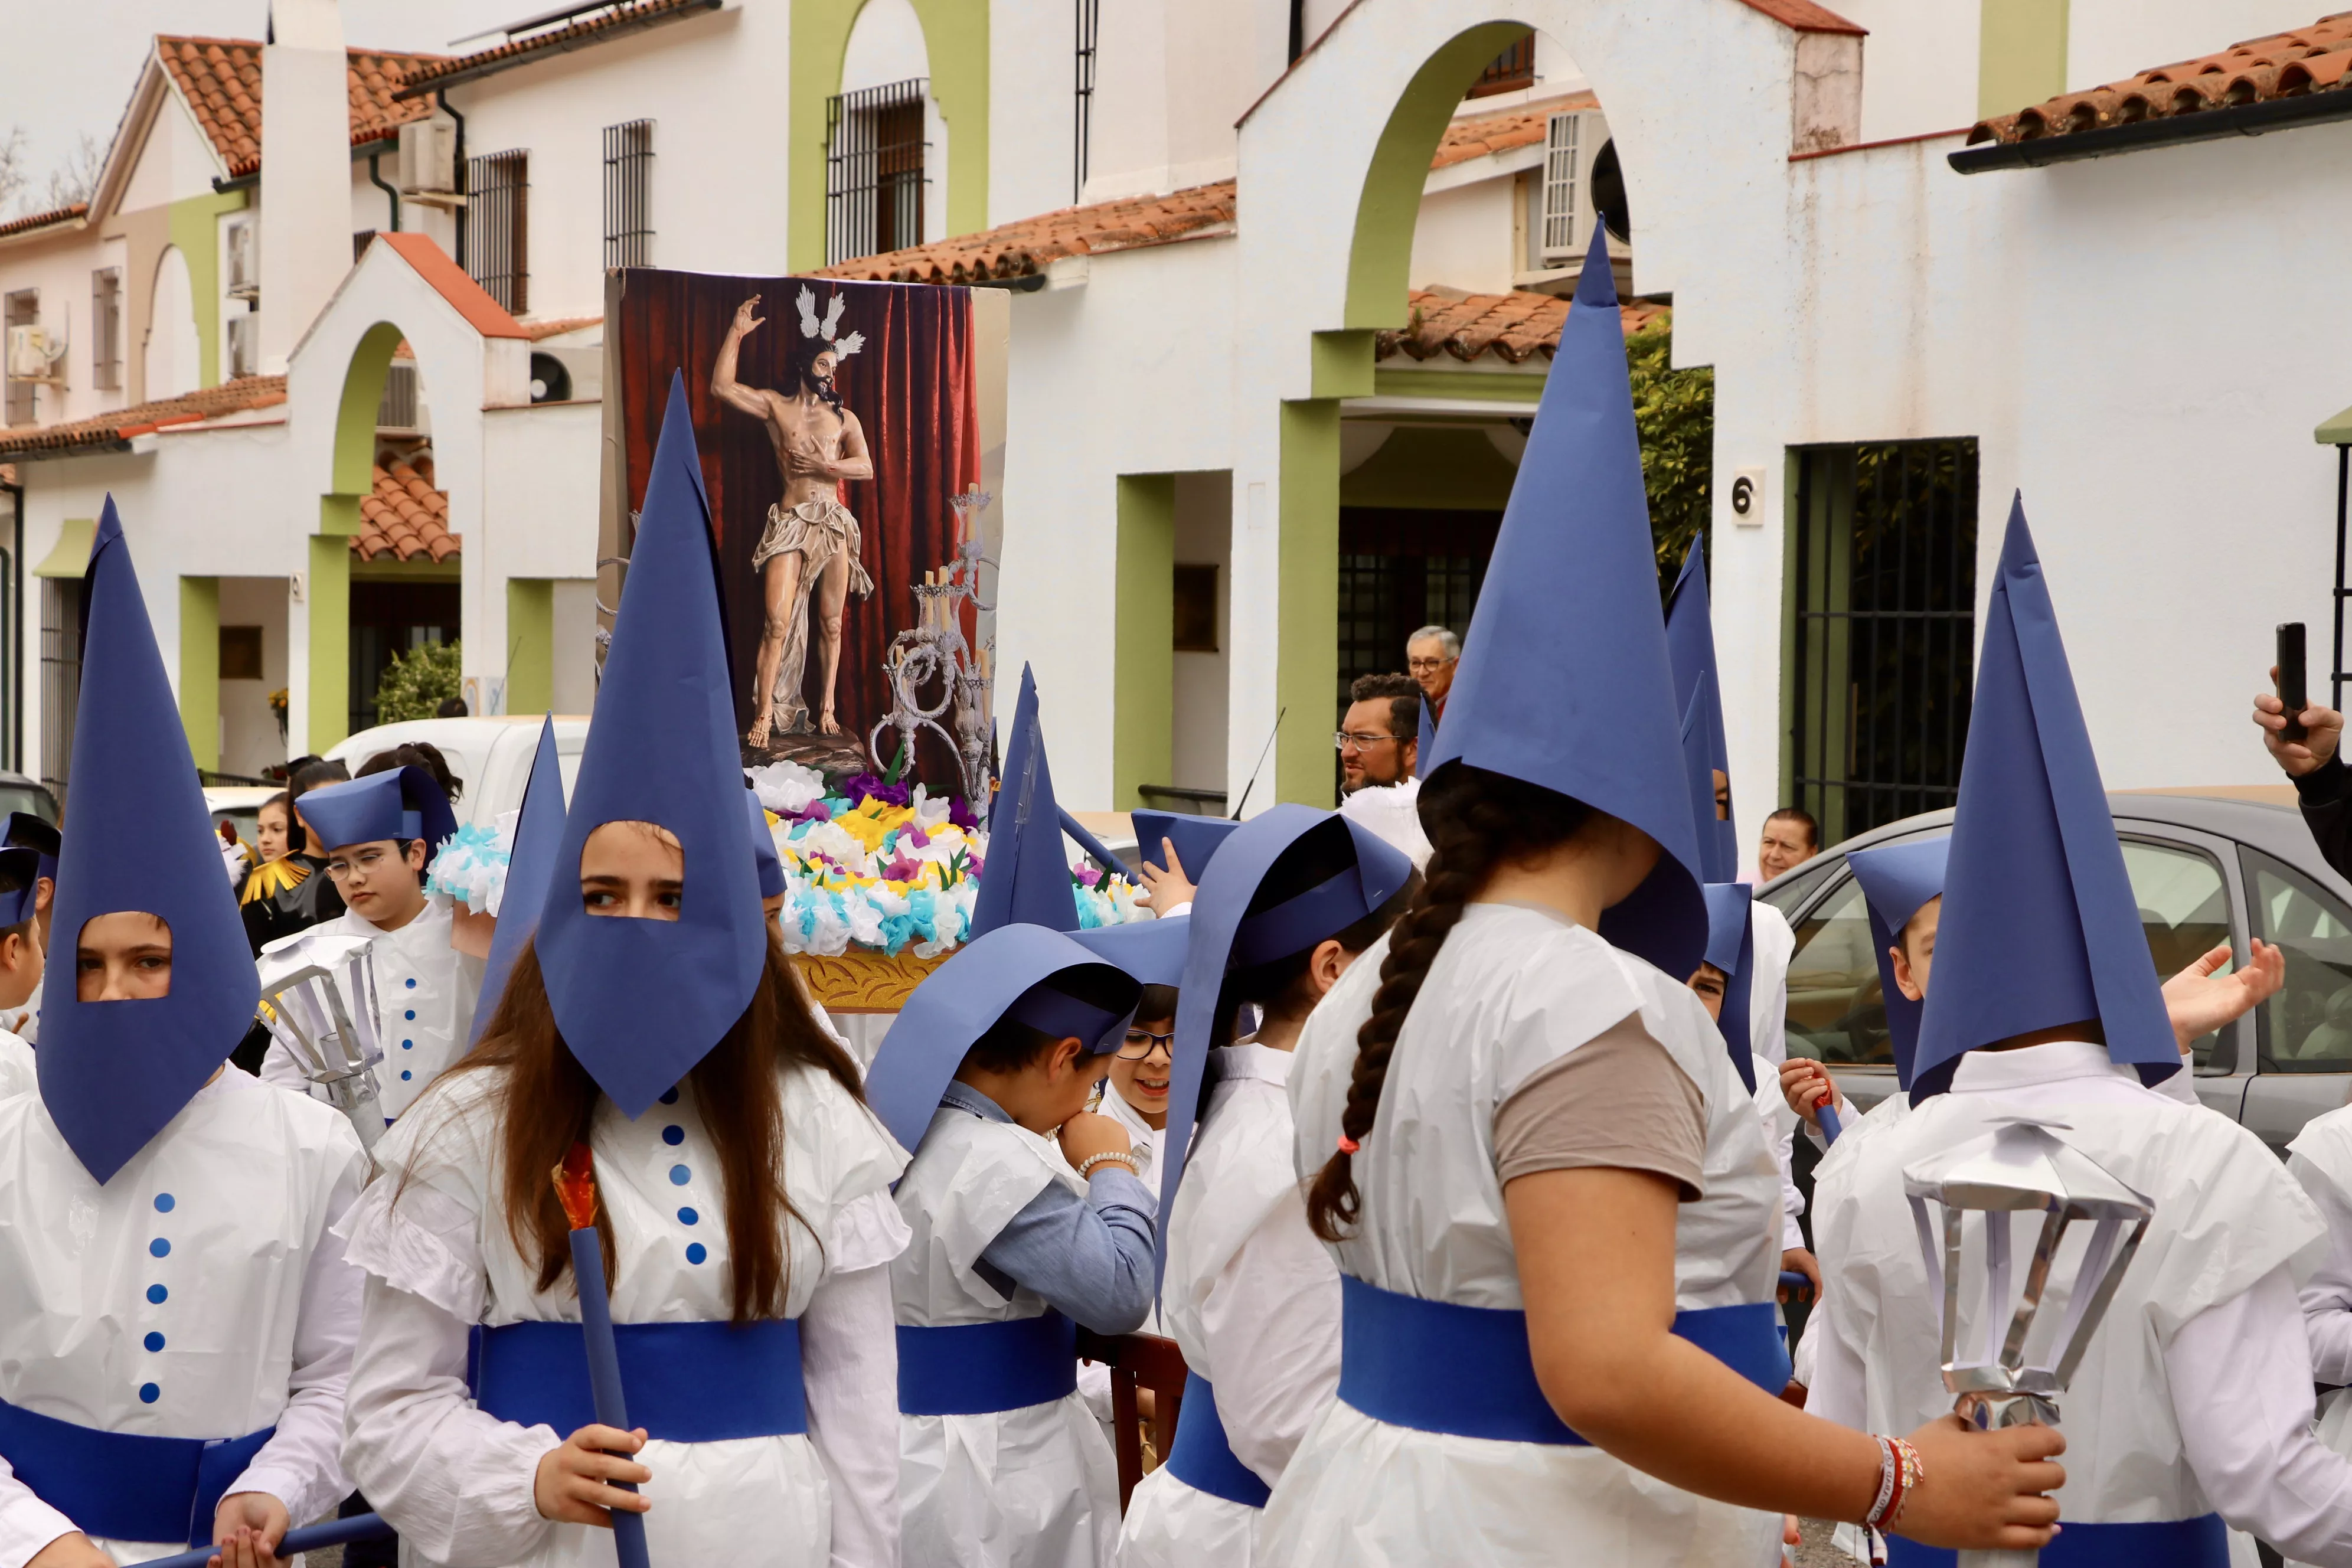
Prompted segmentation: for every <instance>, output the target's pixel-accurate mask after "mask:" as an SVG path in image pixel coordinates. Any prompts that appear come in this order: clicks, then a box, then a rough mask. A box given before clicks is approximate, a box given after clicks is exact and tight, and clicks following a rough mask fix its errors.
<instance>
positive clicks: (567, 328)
mask: <svg viewBox="0 0 2352 1568" xmlns="http://www.w3.org/2000/svg"><path fill="white" fill-rule="evenodd" d="M603 324H604V317H602V316H556V317H552V318H551V319H550V320H547V321H524V322H521V323H520V326H521V327H522V331H523V336H525V337H527V338H529V339H530V341H531V342H540V341H541V339H544V338H552V337H556V336H559V335H561V334H562V333H564V332H576V331H579V330H580V329H581V328H583V327H596V326H602V325H603Z"/></svg>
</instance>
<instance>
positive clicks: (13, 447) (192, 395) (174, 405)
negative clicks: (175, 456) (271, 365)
mask: <svg viewBox="0 0 2352 1568" xmlns="http://www.w3.org/2000/svg"><path fill="white" fill-rule="evenodd" d="M285 401H286V378H285V377H284V376H282V375H247V376H239V377H238V378H237V379H236V380H235V381H225V382H222V383H221V384H219V385H217V386H207V387H204V388H202V389H200V390H198V391H195V392H188V393H183V394H181V395H178V396H176V397H159V398H154V399H152V400H150V401H148V402H146V403H136V404H133V405H131V406H130V407H128V408H118V409H115V410H113V411H112V412H111V413H107V414H93V415H91V416H89V417H88V418H86V419H69V420H67V421H65V422H63V423H61V424H57V425H36V426H25V425H19V426H11V427H8V428H5V429H0V450H5V451H9V452H28V453H29V452H67V451H71V450H73V449H74V448H76V447H121V445H122V444H123V443H124V442H126V441H128V440H129V439H130V438H131V437H133V436H143V435H145V434H147V433H148V432H149V431H151V430H156V429H160V428H162V427H163V426H167V425H188V424H194V423H196V422H198V421H201V420H205V419H218V418H220V417H221V416H223V415H227V414H239V413H243V412H245V411H246V410H247V409H254V408H268V407H270V406H271V405H275V404H279V403H283V402H285Z"/></svg>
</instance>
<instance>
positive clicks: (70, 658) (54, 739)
mask: <svg viewBox="0 0 2352 1568" xmlns="http://www.w3.org/2000/svg"><path fill="white" fill-rule="evenodd" d="M88 608H89V590H88V589H87V587H85V586H84V584H83V582H82V579H80V578H79V577H44V578H42V579H41V782H42V783H43V784H47V785H48V786H49V789H50V791H51V793H53V794H54V795H57V796H58V799H60V800H63V799H64V798H65V793H66V779H67V775H68V773H70V772H71V766H70V764H71V763H72V762H73V742H74V716H75V713H76V711H77V710H79V708H80V706H81V628H82V619H83V616H84V615H85V613H86V612H87V610H88Z"/></svg>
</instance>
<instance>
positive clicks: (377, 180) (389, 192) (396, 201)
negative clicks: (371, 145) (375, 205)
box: [368, 153, 400, 234]
mask: <svg viewBox="0 0 2352 1568" xmlns="http://www.w3.org/2000/svg"><path fill="white" fill-rule="evenodd" d="M382 160H383V153H369V154H368V184H371V185H373V186H374V187H375V188H376V189H377V190H379V191H382V192H383V194H384V197H385V199H386V200H388V201H390V202H391V203H392V227H391V228H389V229H387V230H386V231H385V232H386V233H389V234H398V233H399V232H400V193H399V192H398V191H397V190H395V189H394V188H393V187H392V186H390V185H388V184H384V179H383V171H382V170H381V169H379V168H378V167H377V164H378V163H380V162H381V161H382Z"/></svg>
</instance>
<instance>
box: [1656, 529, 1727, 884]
mask: <svg viewBox="0 0 2352 1568" xmlns="http://www.w3.org/2000/svg"><path fill="white" fill-rule="evenodd" d="M1709 605H1710V601H1709V598H1708V595H1707V586H1706V556H1705V555H1704V554H1703V553H1701V552H1700V550H1699V542H1698V541H1697V540H1693V541H1691V547H1690V553H1689V554H1687V555H1685V556H1684V557H1683V570H1682V574H1681V575H1680V576H1678V577H1676V578H1675V591H1674V593H1673V594H1672V595H1669V596H1668V597H1667V600H1666V660H1667V663H1668V664H1669V665H1670V666H1671V667H1672V668H1673V670H1674V680H1675V712H1676V713H1678V714H1680V715H1681V716H1682V736H1683V765H1684V768H1685V778H1686V782H1687V784H1688V786H1689V789H1690V800H1691V827H1692V830H1693V831H1694V832H1695V833H1696V835H1697V836H1698V858H1699V875H1700V876H1701V877H1703V878H1704V879H1706V880H1707V881H1709V882H1733V881H1737V880H1738V879H1739V841H1738V837H1737V836H1736V835H1735V833H1734V831H1733V827H1732V824H1731V823H1729V822H1728V821H1725V820H1723V819H1721V818H1718V817H1717V816H1716V815H1715V774H1716V772H1717V770H1718V769H1719V770H1721V772H1722V773H1723V776H1724V777H1725V778H1729V777H1730V776H1731V747H1730V744H1729V742H1727V740H1726V739H1725V738H1724V731H1723V683H1722V680H1721V679H1720V678H1719V677H1718V676H1717V674H1716V662H1715V626H1714V623H1713V620H1712V618H1711V617H1712V612H1711V610H1710V607H1709Z"/></svg>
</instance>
